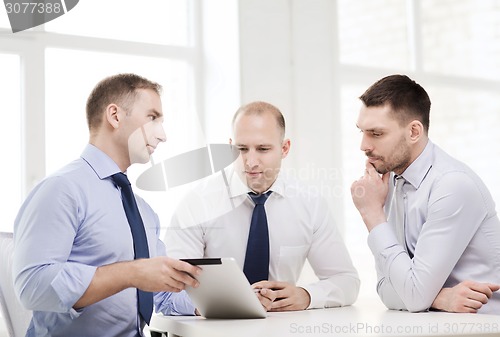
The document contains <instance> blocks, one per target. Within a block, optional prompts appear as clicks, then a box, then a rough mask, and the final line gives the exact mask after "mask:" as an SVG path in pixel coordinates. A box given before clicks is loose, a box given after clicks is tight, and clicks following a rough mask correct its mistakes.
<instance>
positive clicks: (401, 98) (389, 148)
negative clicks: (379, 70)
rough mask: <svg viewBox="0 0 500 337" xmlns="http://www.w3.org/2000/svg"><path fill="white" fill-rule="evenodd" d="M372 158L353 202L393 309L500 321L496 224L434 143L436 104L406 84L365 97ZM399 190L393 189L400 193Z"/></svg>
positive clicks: (471, 182)
mask: <svg viewBox="0 0 500 337" xmlns="http://www.w3.org/2000/svg"><path fill="white" fill-rule="evenodd" d="M360 99H361V101H362V102H363V106H362V108H361V111H360V114H359V117H358V122H357V126H358V128H359V129H360V131H361V132H362V134H363V139H362V142H361V150H362V151H363V152H365V154H366V156H367V157H368V159H367V162H366V167H365V175H364V176H363V177H362V178H361V179H359V180H357V181H355V182H354V183H353V185H352V187H351V194H352V198H353V201H354V204H355V205H356V207H357V209H358V210H359V212H360V214H361V216H362V218H363V221H364V223H365V225H366V227H367V228H368V231H369V232H370V234H369V236H368V245H369V246H370V249H371V250H372V253H373V255H374V256H375V264H376V268H377V274H378V283H377V291H378V294H379V296H380V298H381V299H382V301H383V302H384V303H385V305H386V306H387V307H388V308H390V309H400V310H409V311H424V310H428V309H430V308H432V309H436V310H443V311H450V312H469V313H476V312H477V313H489V314H500V293H499V292H498V290H499V288H500V221H499V219H498V216H497V213H496V211H495V203H494V201H493V199H492V197H491V195H490V193H489V191H488V189H487V187H486V186H485V184H484V183H483V182H482V181H481V179H480V178H479V177H478V176H477V175H476V174H475V173H474V172H473V171H472V170H471V169H470V168H469V167H468V166H466V165H465V164H463V163H461V162H460V161H458V160H456V159H454V158H452V157H451V156H449V155H448V154H446V153H445V152H444V151H443V150H441V149H440V148H439V147H437V146H436V145H434V144H433V143H432V142H431V141H430V140H429V138H428V129H429V114H430V104H431V103H430V99H429V97H428V95H427V93H426V92H425V90H424V89H423V88H422V87H421V86H420V85H418V84H417V83H415V82H414V81H413V80H411V79H410V78H408V77H407V76H403V75H392V76H388V77H385V78H383V79H381V80H379V81H378V82H376V83H375V84H373V85H372V86H371V87H370V88H368V90H366V92H365V93H364V94H363V95H362V96H361V97H360ZM396 186H397V187H396Z"/></svg>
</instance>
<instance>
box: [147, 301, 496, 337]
mask: <svg viewBox="0 0 500 337" xmlns="http://www.w3.org/2000/svg"><path fill="white" fill-rule="evenodd" d="M150 330H152V331H158V332H169V336H171V335H174V336H183V337H197V336H200V337H212V336H213V337H225V336H227V337H234V336H238V337H247V336H248V337H250V336H252V337H255V336H257V337H268V336H269V337H286V336H290V337H292V336H293V337H296V336H311V337H312V336H356V337H360V336H392V337H395V336H405V337H409V336H457V335H461V336H500V316H497V315H482V314H480V315H476V314H452V313H444V312H426V313H409V312H403V311H393V310H387V309H385V307H383V306H382V305H381V304H379V303H365V304H363V303H360V302H357V303H355V304H354V305H353V306H349V307H344V308H332V309H316V310H306V311H297V312H284V313H269V316H268V317H267V318H265V319H248V320H220V319H204V318H202V317H194V316H176V317H172V316H163V315H153V318H152V320H151V325H150Z"/></svg>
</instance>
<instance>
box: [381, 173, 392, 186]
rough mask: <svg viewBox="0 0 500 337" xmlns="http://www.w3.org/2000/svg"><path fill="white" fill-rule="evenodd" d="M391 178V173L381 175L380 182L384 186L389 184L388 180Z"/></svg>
mask: <svg viewBox="0 0 500 337" xmlns="http://www.w3.org/2000/svg"><path fill="white" fill-rule="evenodd" d="M390 177H391V172H387V173H384V174H383V175H382V181H383V182H384V184H387V185H388V184H389V178H390Z"/></svg>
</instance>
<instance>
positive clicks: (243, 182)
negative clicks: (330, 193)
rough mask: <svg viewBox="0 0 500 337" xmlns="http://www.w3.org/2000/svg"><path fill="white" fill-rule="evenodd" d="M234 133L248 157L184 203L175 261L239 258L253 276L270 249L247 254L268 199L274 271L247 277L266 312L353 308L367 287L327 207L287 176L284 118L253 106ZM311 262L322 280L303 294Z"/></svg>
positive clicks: (174, 234) (177, 220)
mask: <svg viewBox="0 0 500 337" xmlns="http://www.w3.org/2000/svg"><path fill="white" fill-rule="evenodd" d="M232 126H233V138H232V139H230V143H231V144H232V145H233V146H236V147H237V149H238V150H239V153H240V156H239V157H238V159H237V160H236V162H235V163H234V165H232V166H231V167H230V168H226V169H225V170H224V171H223V172H219V173H218V174H216V175H214V176H212V177H210V178H208V179H206V180H205V181H203V182H202V183H201V185H199V186H197V187H196V188H195V189H194V190H193V191H192V192H190V193H188V195H187V196H186V198H185V200H183V201H182V202H181V203H180V205H179V208H178V209H177V211H176V213H175V214H174V216H173V219H172V223H171V226H170V227H169V228H168V230H167V234H166V246H167V250H168V255H169V256H171V257H177V258H201V257H233V258H234V259H235V260H236V261H237V263H238V264H239V265H240V266H241V268H242V269H244V270H245V274H247V265H246V264H249V263H250V262H249V261H250V258H251V257H249V256H248V255H253V254H257V255H258V254H261V253H262V251H263V250H264V248H260V246H259V248H257V252H255V253H250V252H249V253H248V254H247V248H248V250H249V251H250V247H247V241H248V240H249V236H251V235H250V234H249V232H250V231H251V230H250V227H251V223H253V220H252V217H253V214H252V213H253V212H254V207H255V205H256V203H259V202H257V201H254V199H255V200H256V198H258V197H259V196H260V197H262V196H264V195H265V198H264V209H263V210H262V208H261V212H264V214H265V215H264V217H265V218H266V219H267V228H268V237H269V245H268V246H269V247H268V248H266V249H268V261H269V262H267V261H266V263H268V268H267V264H266V272H265V274H266V275H264V276H256V278H254V279H252V277H250V276H249V275H248V274H247V278H248V279H249V281H250V283H251V284H252V287H254V288H255V289H256V292H257V296H258V297H259V299H260V300H261V303H262V304H263V306H264V307H265V308H266V309H267V310H268V311H288V310H304V309H309V308H326V307H336V306H345V305H350V304H352V303H353V302H354V301H355V300H356V298H357V295H358V291H359V283H360V281H359V278H358V274H357V271H356V269H355V268H354V266H353V264H352V262H351V258H350V256H349V253H348V251H347V249H346V247H345V244H344V242H343V239H342V237H341V234H340V232H339V231H338V229H337V227H336V225H335V223H334V221H333V218H332V215H331V213H330V210H329V207H328V205H327V203H326V201H325V200H324V199H323V198H322V197H320V196H318V195H317V194H318V193H311V192H310V191H311V189H307V188H306V187H305V186H303V185H301V184H300V183H299V182H297V181H294V180H291V179H289V178H287V177H286V176H285V174H284V173H283V172H280V169H281V161H282V160H283V159H284V158H285V157H286V156H287V155H288V152H289V150H290V140H289V139H285V120H284V117H283V115H282V114H281V112H280V111H279V110H278V109H277V108H276V107H274V106H273V105H271V104H268V103H265V102H253V103H250V104H247V105H244V106H242V107H241V108H240V109H239V110H238V111H237V112H236V114H235V116H234V118H233V123H232ZM249 192H250V194H252V195H250V194H249ZM261 216H262V213H261ZM252 226H253V225H252ZM262 241H266V242H264V243H266V245H267V240H261V239H259V240H258V245H260V244H262V243H263V242H262ZM254 257H255V256H254ZM264 259H266V258H262V259H261V258H260V257H259V258H258V259H257V260H264ZM306 259H307V260H308V261H309V263H310V265H311V267H312V269H313V270H314V272H315V274H316V276H317V277H318V279H319V280H318V281H316V282H314V283H311V284H308V285H305V286H303V287H298V286H296V282H297V280H298V279H299V276H300V273H301V271H302V268H303V266H304V263H305V261H306ZM245 261H247V262H245ZM193 310H194V308H193ZM188 314H189V313H188Z"/></svg>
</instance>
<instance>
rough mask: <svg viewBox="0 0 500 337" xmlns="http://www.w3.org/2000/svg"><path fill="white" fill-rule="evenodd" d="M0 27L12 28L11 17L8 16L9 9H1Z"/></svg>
mask: <svg viewBox="0 0 500 337" xmlns="http://www.w3.org/2000/svg"><path fill="white" fill-rule="evenodd" d="M2 7H3V6H2ZM0 28H9V29H10V22H9V17H8V16H7V11H4V10H0Z"/></svg>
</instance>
